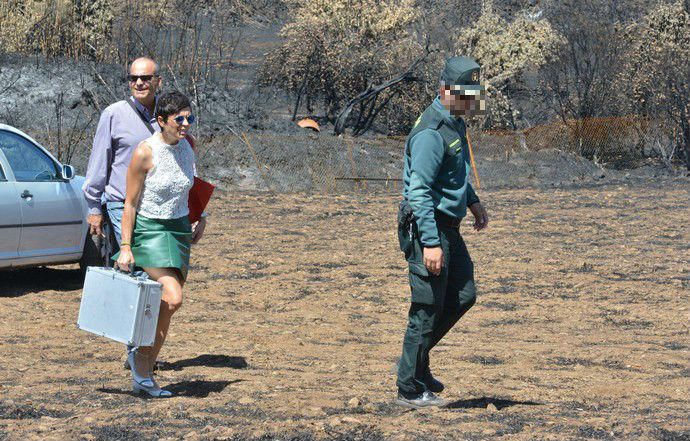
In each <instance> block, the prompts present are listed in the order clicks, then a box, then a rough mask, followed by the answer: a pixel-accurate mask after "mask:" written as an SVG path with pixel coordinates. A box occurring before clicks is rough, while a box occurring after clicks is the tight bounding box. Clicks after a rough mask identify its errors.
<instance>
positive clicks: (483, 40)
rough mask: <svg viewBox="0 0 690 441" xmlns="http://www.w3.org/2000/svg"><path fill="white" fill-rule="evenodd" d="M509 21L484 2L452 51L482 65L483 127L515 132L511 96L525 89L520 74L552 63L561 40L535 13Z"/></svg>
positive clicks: (515, 115)
mask: <svg viewBox="0 0 690 441" xmlns="http://www.w3.org/2000/svg"><path fill="white" fill-rule="evenodd" d="M516 15H517V18H516V19H515V20H513V21H512V22H508V21H506V20H505V19H504V18H502V17H501V16H500V15H499V14H498V13H497V12H496V11H495V10H494V7H493V5H492V2H490V1H487V2H485V5H484V9H483V11H482V14H481V16H480V17H479V19H478V20H477V21H476V22H475V23H474V25H473V26H472V27H469V28H467V29H465V30H464V31H462V32H461V33H460V35H459V37H458V39H457V46H456V52H457V53H458V54H460V55H469V56H472V57H473V58H474V59H476V60H477V62H478V63H479V64H480V65H481V66H482V75H483V77H484V80H485V81H486V83H487V95H488V99H489V101H490V105H489V106H488V108H489V112H488V114H487V118H486V120H485V125H486V126H491V127H506V128H512V129H517V126H518V123H517V121H518V119H519V118H520V113H521V112H520V110H519V109H518V108H517V107H516V105H515V102H514V100H513V95H514V94H516V93H518V92H520V91H521V90H523V89H525V88H526V85H525V82H524V75H525V73H527V72H529V71H536V70H537V69H539V68H540V67H541V66H544V65H546V64H547V63H549V62H552V61H553V60H554V59H555V57H556V54H557V48H558V47H559V45H561V44H563V38H562V37H561V36H560V35H559V34H558V33H557V32H556V31H554V29H553V28H552V27H551V25H550V24H549V22H548V21H546V20H543V19H541V18H540V17H539V15H538V14H536V13H535V14H534V15H530V13H529V12H528V11H521V12H519V13H518V14H516Z"/></svg>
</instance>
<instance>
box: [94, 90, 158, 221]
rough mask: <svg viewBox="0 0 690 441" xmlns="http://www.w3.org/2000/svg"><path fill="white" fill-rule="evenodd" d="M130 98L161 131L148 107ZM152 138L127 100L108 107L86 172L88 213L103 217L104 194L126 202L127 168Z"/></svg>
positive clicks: (99, 124)
mask: <svg viewBox="0 0 690 441" xmlns="http://www.w3.org/2000/svg"><path fill="white" fill-rule="evenodd" d="M129 99H130V100H133V102H134V104H135V105H136V107H137V109H139V111H140V112H141V113H142V115H144V117H145V118H148V120H149V121H151V125H152V126H153V128H154V129H155V130H156V131H159V130H160V127H159V126H158V123H157V122H156V120H155V118H153V116H152V115H150V114H149V112H148V110H147V109H146V107H144V106H143V105H142V104H141V103H140V102H139V101H137V100H135V99H134V98H133V97H129ZM150 136H151V132H149V129H148V128H147V127H146V125H145V124H144V122H143V121H142V120H141V117H140V116H139V115H137V114H136V112H135V111H134V110H133V109H132V107H130V105H129V104H127V102H126V101H118V102H117V103H115V104H111V105H110V106H108V107H106V109H105V110H104V111H103V113H102V114H101V119H100V120H99V121H98V127H97V128H96V135H95V136H94V138H93V148H92V150H91V157H90V158H89V166H88V168H87V170H86V181H85V182H84V186H83V187H82V190H84V196H85V197H86V202H87V204H88V206H89V214H102V212H101V197H102V196H104V195H105V201H106V202H123V201H124V200H125V190H126V181H127V168H128V167H129V162H130V160H131V159H132V152H133V151H134V149H135V148H136V147H137V146H138V145H139V143H141V141H143V140H145V139H147V138H149V137H150ZM108 170H110V176H108Z"/></svg>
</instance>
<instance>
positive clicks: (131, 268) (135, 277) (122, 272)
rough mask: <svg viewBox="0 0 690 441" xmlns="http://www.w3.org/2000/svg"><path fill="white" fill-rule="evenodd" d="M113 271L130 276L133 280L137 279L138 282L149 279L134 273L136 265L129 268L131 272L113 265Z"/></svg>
mask: <svg viewBox="0 0 690 441" xmlns="http://www.w3.org/2000/svg"><path fill="white" fill-rule="evenodd" d="M113 269H114V270H115V272H118V273H120V274H126V275H128V276H129V277H131V278H133V279H137V280H147V278H148V277H144V276H142V275H137V274H135V272H134V265H130V266H129V271H124V270H123V269H121V268H120V267H119V266H117V265H113ZM142 272H143V271H142Z"/></svg>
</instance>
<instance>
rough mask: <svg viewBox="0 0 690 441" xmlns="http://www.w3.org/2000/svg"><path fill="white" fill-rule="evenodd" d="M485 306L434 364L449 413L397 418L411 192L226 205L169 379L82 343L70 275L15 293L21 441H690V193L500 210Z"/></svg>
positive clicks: (529, 199) (514, 194)
mask: <svg viewBox="0 0 690 441" xmlns="http://www.w3.org/2000/svg"><path fill="white" fill-rule="evenodd" d="M480 195H481V197H482V199H483V200H484V202H485V204H486V205H487V208H488V210H489V212H490V214H491V216H492V223H491V225H490V228H489V230H488V231H486V232H485V233H481V234H476V233H474V232H471V231H470V230H471V228H470V227H469V226H467V225H463V226H462V227H461V230H462V232H463V233H464V237H465V240H466V241H467V243H468V246H469V249H470V252H471V254H472V256H473V259H474V261H475V264H476V278H477V284H478V288H479V298H478V302H477V305H476V306H475V307H474V308H473V309H472V310H471V311H470V312H469V313H468V315H467V316H466V317H465V318H464V319H463V320H462V321H461V322H460V323H459V324H458V325H457V326H456V328H455V329H454V330H453V331H451V333H450V334H449V335H448V336H447V337H446V339H445V340H443V342H442V343H441V344H440V346H439V347H438V348H437V349H436V350H435V351H434V352H433V353H432V363H433V366H434V373H435V375H437V376H438V377H439V378H440V379H442V380H443V381H444V382H445V383H446V385H447V391H446V392H444V393H443V396H444V397H445V398H447V399H449V400H450V402H451V405H450V406H449V407H448V408H446V409H436V410H424V411H406V410H403V409H400V408H397V407H395V406H394V405H392V401H393V399H394V396H395V394H394V392H395V378H394V375H393V373H392V367H393V364H394V362H395V360H396V357H397V356H398V354H399V351H400V347H401V341H402V336H403V330H404V327H405V324H406V321H405V318H406V311H407V308H408V301H409V300H408V296H409V291H408V289H409V288H408V287H407V284H406V266H405V262H404V261H403V259H402V256H401V253H400V252H399V251H398V249H397V243H396V241H397V239H396V236H395V230H394V226H393V223H394V217H395V207H396V202H397V199H398V196H397V195H395V194H379V195H372V194H362V193H356V192H352V193H350V194H340V195H316V194H307V193H297V194H290V195H285V194H277V193H274V192H235V191H231V192H225V191H220V192H219V194H218V195H217V196H218V197H216V198H215V199H214V200H213V202H212V207H211V210H210V211H212V213H213V215H212V217H211V219H210V221H211V222H210V224H209V228H208V230H207V235H206V237H205V239H204V241H203V242H202V243H201V244H199V245H198V246H197V247H195V248H194V250H193V252H192V265H193V268H192V270H191V272H190V279H189V283H188V285H187V286H186V293H185V295H186V299H185V304H184V306H183V307H182V309H181V310H180V312H179V313H178V314H177V315H176V316H175V317H174V318H173V324H172V328H171V335H170V337H169V342H168V344H167V346H166V347H165V348H164V350H163V352H162V354H161V357H162V360H163V361H164V362H165V363H164V364H163V367H162V369H161V370H160V371H159V372H158V374H157V375H158V380H159V381H160V382H161V383H162V384H163V385H164V386H166V387H168V388H170V389H171V390H173V391H175V392H176V393H177V396H176V397H175V398H172V399H170V400H165V401H162V400H144V399H140V398H137V397H134V396H132V395H131V393H130V388H129V381H130V380H129V376H128V372H127V371H125V370H123V368H122V361H123V360H124V347H123V346H121V345H119V344H115V343H112V342H109V341H106V340H104V339H100V338H97V337H95V336H92V335H90V334H87V333H84V332H82V331H79V330H77V329H76V327H75V322H76V317H77V312H78V307H79V300H80V289H81V283H82V281H81V279H80V276H79V272H78V270H76V269H73V268H70V267H51V268H40V269H29V270H22V271H16V272H13V273H3V274H0V280H1V284H0V286H1V291H2V294H1V295H0V342H1V344H0V439H2V440H29V439H85V440H142V439H143V440H147V439H187V440H207V439H218V440H245V439H248V440H263V441H267V440H274V439H275V440H314V439H339V440H456V439H468V440H488V439H511V440H513V439H516V440H532V439H554V440H570V439H600V440H601V439H603V440H606V439H648V440H684V439H688V438H689V437H690V423H689V420H688V412H687V411H688V408H689V407H690V401H689V399H688V390H690V370H689V369H688V366H689V363H688V361H689V359H690V345H689V341H690V339H689V338H688V337H689V335H688V331H689V330H688V323H689V321H688V314H689V311H690V310H689V309H688V308H689V302H688V300H689V297H690V266H689V262H688V255H689V253H690V247H689V245H688V244H690V234H689V231H688V229H687V228H685V227H684V226H685V225H686V224H687V214H688V212H689V208H690V207H689V206H688V204H689V202H688V201H689V200H690V198H689V193H688V186H687V182H685V181H672V180H663V181H660V182H658V183H656V184H653V183H649V182H647V183H645V184H644V185H637V184H635V183H634V182H631V183H627V184H624V185H601V186H597V187H593V188H574V187H573V188H560V189H558V188H556V189H520V190H518V189H500V190H490V191H486V190H484V191H482V192H481V193H480Z"/></svg>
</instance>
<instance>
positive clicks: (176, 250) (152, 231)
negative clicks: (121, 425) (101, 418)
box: [113, 92, 206, 397]
mask: <svg viewBox="0 0 690 441" xmlns="http://www.w3.org/2000/svg"><path fill="white" fill-rule="evenodd" d="M156 119H157V120H158V124H159V126H160V128H161V132H159V133H155V134H154V135H153V136H151V137H150V138H148V139H146V140H144V141H143V142H142V143H141V144H139V146H138V147H137V148H136V149H135V150H134V153H133V154H132V162H131V163H130V165H129V169H128V171H127V194H126V196H125V207H124V212H123V216H122V244H121V245H120V253H119V255H115V256H113V259H116V260H117V266H118V267H120V268H121V269H128V268H131V267H133V266H134V265H136V267H138V268H143V270H144V271H146V273H147V274H148V275H149V278H150V279H152V280H155V281H157V282H159V283H160V284H161V285H162V289H163V297H162V302H161V308H160V314H159V316H158V328H157V330H156V341H155V343H154V345H153V346H151V347H142V348H136V349H135V350H132V351H130V353H129V365H130V366H131V368H132V378H133V380H132V387H133V389H134V391H135V392H136V393H139V392H142V391H143V392H146V393H148V394H149V395H151V396H154V397H169V396H171V395H172V394H171V393H170V392H169V391H166V390H163V389H161V388H160V387H159V386H158V385H157V384H156V382H155V381H154V380H153V377H152V375H151V372H152V371H153V363H155V360H156V358H157V356H158V352H159V351H160V349H161V347H162V345H163V343H164V342H165V337H166V335H167V334H168V328H169V326H170V319H171V317H172V315H173V314H174V313H175V311H177V310H178V309H179V308H180V306H182V287H183V286H184V283H185V280H186V279H187V270H188V268H189V253H190V247H191V245H192V244H194V243H196V242H198V241H199V239H201V236H202V235H203V232H204V228H205V227H206V220H205V218H202V219H201V221H199V222H198V223H196V224H195V225H194V226H192V225H190V222H189V218H188V215H189V208H188V206H187V201H188V198H189V190H190V189H191V188H192V184H193V183H194V151H193V150H192V147H191V145H190V144H189V142H188V141H187V133H188V130H189V127H190V125H191V124H192V123H193V122H194V115H192V113H191V104H190V102H189V99H188V98H187V97H186V96H184V95H183V94H181V93H179V92H170V93H167V94H165V95H163V96H161V97H160V98H159V99H158V103H157V105H156Z"/></svg>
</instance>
